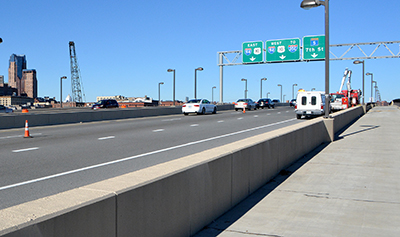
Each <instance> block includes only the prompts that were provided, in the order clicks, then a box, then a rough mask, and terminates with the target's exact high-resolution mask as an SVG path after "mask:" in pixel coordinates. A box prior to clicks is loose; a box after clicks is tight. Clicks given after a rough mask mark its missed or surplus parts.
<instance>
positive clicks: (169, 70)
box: [167, 69, 175, 106]
mask: <svg viewBox="0 0 400 237" xmlns="http://www.w3.org/2000/svg"><path fill="white" fill-rule="evenodd" d="M167 72H174V79H173V83H172V84H173V85H172V88H173V89H172V101H173V103H174V106H175V69H168V70H167Z"/></svg>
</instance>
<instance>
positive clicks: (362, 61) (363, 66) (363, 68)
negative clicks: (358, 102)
mask: <svg viewBox="0 0 400 237" xmlns="http://www.w3.org/2000/svg"><path fill="white" fill-rule="evenodd" d="M353 63H354V64H362V94H361V97H362V104H363V105H364V95H365V91H364V81H365V80H364V75H365V72H364V71H365V65H364V60H361V61H360V60H356V61H354V62H353Z"/></svg>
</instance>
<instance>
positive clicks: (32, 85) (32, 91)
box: [21, 69, 37, 98]
mask: <svg viewBox="0 0 400 237" xmlns="http://www.w3.org/2000/svg"><path fill="white" fill-rule="evenodd" d="M21 84H22V86H21V89H22V91H23V93H21V94H26V96H27V97H30V98H36V97H37V79H36V70H35V69H24V70H23V71H22V83H21Z"/></svg>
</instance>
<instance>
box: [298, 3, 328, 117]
mask: <svg viewBox="0 0 400 237" xmlns="http://www.w3.org/2000/svg"><path fill="white" fill-rule="evenodd" d="M321 5H323V6H325V98H326V99H325V115H324V118H329V110H330V105H329V104H330V99H329V0H325V1H320V0H303V1H302V2H301V4H300V7H301V8H303V9H306V10H308V9H311V8H314V7H318V6H321Z"/></svg>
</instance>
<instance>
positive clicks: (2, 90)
mask: <svg viewBox="0 0 400 237" xmlns="http://www.w3.org/2000/svg"><path fill="white" fill-rule="evenodd" d="M3 95H17V89H16V88H11V87H9V86H8V84H7V83H3V84H0V96H3ZM0 104H1V103H0Z"/></svg>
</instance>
